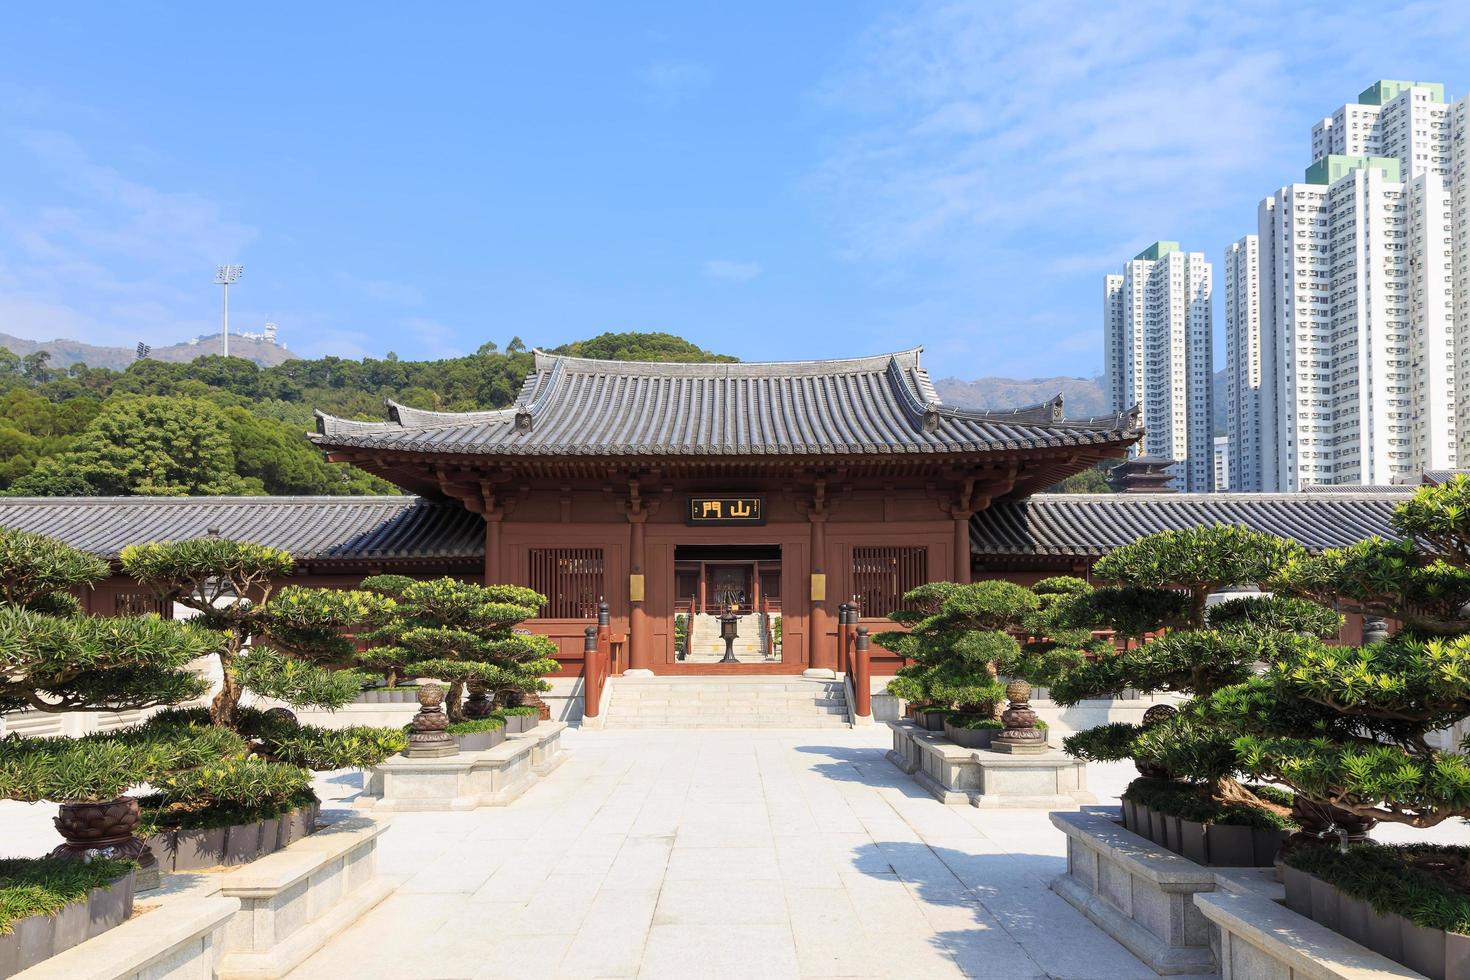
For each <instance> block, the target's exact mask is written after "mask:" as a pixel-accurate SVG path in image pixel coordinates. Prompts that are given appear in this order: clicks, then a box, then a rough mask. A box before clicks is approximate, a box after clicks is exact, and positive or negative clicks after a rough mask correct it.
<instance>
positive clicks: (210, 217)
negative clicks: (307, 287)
mask: <svg viewBox="0 0 1470 980" xmlns="http://www.w3.org/2000/svg"><path fill="white" fill-rule="evenodd" d="M0 152H5V153H7V154H10V155H12V156H18V157H19V158H20V159H22V160H23V161H24V162H25V164H26V165H28V166H30V167H33V168H36V169H38V170H44V171H45V172H46V173H47V176H48V193H50V194H53V195H55V196H56V197H59V198H61V199H63V200H65V202H66V204H65V205H64V206H63V205H58V204H55V203H52V202H51V201H47V200H33V199H30V198H27V199H17V198H9V199H5V198H3V197H0V201H3V203H0V268H3V269H4V273H3V277H0V286H3V289H4V292H5V298H4V302H3V304H0V330H6V331H8V332H11V333H15V334H18V335H22V336H26V337H29V338H33V339H38V340H49V339H52V338H54V337H68V338H71V339H76V340H83V341H88V342H92V343H101V344H119V343H120V344H123V345H125V346H131V344H132V343H133V342H134V340H137V339H146V340H147V341H148V342H150V343H154V344H163V343H171V342H174V341H177V340H182V339H186V338H189V337H192V336H195V335H197V334H198V333H201V332H204V331H207V330H211V329H217V328H216V326H215V325H214V322H213V319H212V316H213V308H212V304H211V303H210V300H209V299H206V297H211V295H212V294H211V293H210V291H209V287H208V285H207V284H208V281H209V273H210V271H211V270H212V268H213V266H214V264H215V263H217V262H218V261H220V260H222V259H233V258H238V257H239V256H240V254H241V252H242V251H243V250H244V249H245V248H246V246H247V245H248V244H249V243H250V242H251V241H252V240H253V239H254V238H255V237H256V234H257V232H256V229H255V228H253V227H251V226H249V225H247V224H244V223H241V222H237V221H233V220H230V219H229V218H227V217H226V216H225V213H224V210H223V208H222V207H221V206H220V205H219V204H217V203H216V202H215V201H213V200H212V199H211V198H209V197H207V196H206V195H203V194H201V193H198V192H195V191H187V190H185V191H176V190H164V189H160V188H157V187H153V186H150V185H149V184H146V183H144V182H142V181H139V180H137V179H134V178H132V177H129V176H127V175H125V174H123V173H122V172H121V171H119V170H116V169H114V168H112V167H109V166H106V165H103V164H101V163H98V162H97V161H95V160H94V159H93V158H92V156H91V155H90V154H89V153H88V152H87V151H86V149H85V148H84V147H83V146H82V145H81V144H80V143H78V142H77V141H76V140H75V139H74V138H72V137H71V136H70V135H68V134H66V133H62V132H57V131H55V130H44V129H23V130H16V131H10V132H7V133H3V134H0ZM4 193H5V192H4V189H3V188H0V195H3V194H4ZM32 197H34V195H32ZM201 301H202V302H201Z"/></svg>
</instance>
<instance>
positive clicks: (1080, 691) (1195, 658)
mask: <svg viewBox="0 0 1470 980" xmlns="http://www.w3.org/2000/svg"><path fill="white" fill-rule="evenodd" d="M1304 556H1305V552H1304V550H1303V549H1302V548H1301V547H1300V546H1299V545H1297V544H1296V543H1294V542H1291V541H1288V540H1285V539H1282V538H1279V537H1276V536H1274V535H1270V534H1265V533H1262V532H1257V531H1251V530H1248V529H1245V528H1241V527H1233V526H1214V527H1198V528H1192V529H1188V530H1182V531H1165V532H1161V533H1158V534H1153V535H1149V536H1148V537H1145V538H1141V539H1140V540H1138V541H1136V542H1134V543H1132V544H1130V545H1126V546H1124V547H1122V548H1118V549H1117V550H1115V551H1113V552H1111V553H1110V554H1108V555H1107V556H1105V557H1104V558H1102V559H1100V560H1099V561H1098V562H1097V564H1096V565H1095V566H1094V567H1093V574H1094V575H1095V576H1096V577H1097V578H1099V579H1101V580H1103V581H1105V582H1110V583H1115V584H1113V585H1110V586H1108V587H1105V588H1099V589H1095V590H1093V591H1091V592H1083V591H1078V592H1076V593H1074V595H1073V597H1072V598H1071V599H1069V600H1067V601H1066V604H1067V606H1069V607H1070V608H1066V609H1065V610H1064V611H1062V612H1058V615H1059V616H1063V617H1064V618H1066V620H1067V621H1068V622H1070V623H1071V624H1072V625H1073V626H1077V627H1082V626H1090V627H1092V628H1094V629H1112V630H1114V631H1116V634H1117V636H1118V638H1119V639H1120V640H1122V641H1123V642H1124V644H1125V649H1122V650H1118V651H1116V652H1103V653H1099V652H1098V651H1096V650H1092V651H1088V654H1089V655H1084V656H1080V657H1075V658H1074V659H1073V662H1072V664H1071V666H1070V667H1067V668H1066V669H1063V670H1061V671H1060V672H1059V674H1058V676H1056V677H1055V679H1054V680H1053V681H1052V684H1051V695H1052V699H1053V700H1055V701H1056V702H1057V703H1058V704H1062V705H1074V704H1076V703H1077V702H1079V701H1082V700H1084V699H1088V698H1099V697H1119V696H1121V695H1122V694H1123V692H1124V691H1125V690H1130V689H1131V690H1136V691H1139V692H1142V693H1144V694H1158V693H1172V694H1179V695H1184V696H1186V697H1187V698H1190V699H1207V698H1209V697H1210V696H1211V695H1212V694H1213V693H1214V692H1216V691H1218V690H1220V689H1221V688H1225V687H1229V686H1231V685H1236V684H1240V683H1243V682H1245V681H1246V680H1247V679H1248V678H1250V677H1251V675H1252V673H1253V668H1254V665H1255V664H1256V662H1257V661H1260V660H1262V659H1266V658H1268V657H1270V656H1271V655H1272V653H1273V652H1274V651H1275V650H1277V649H1278V648H1280V647H1283V646H1291V645H1295V644H1296V643H1298V642H1300V638H1301V636H1303V635H1305V636H1317V635H1322V634H1324V633H1325V634H1330V633H1333V632H1335V631H1336V629H1337V627H1338V624H1339V622H1340V619H1339V617H1338V616H1337V615H1336V614H1335V613H1333V612H1332V611H1331V610H1328V609H1324V608H1322V607H1320V606H1317V605H1315V604H1312V603H1308V602H1302V601H1299V600H1283V599H1277V598H1274V597H1258V598H1243V599H1237V600H1233V601H1231V602H1227V603H1222V604H1220V605H1219V606H1217V607H1215V608H1214V609H1213V610H1211V609H1208V608H1207V602H1206V600H1207V597H1208V596H1209V595H1210V594H1211V593H1212V592H1217V591H1220V590H1223V589H1226V588H1229V587H1235V586H1240V587H1248V586H1261V585H1264V584H1266V583H1267V582H1269V581H1270V580H1271V579H1272V578H1273V577H1275V576H1276V575H1277V574H1278V573H1279V572H1281V571H1282V570H1283V569H1284V568H1286V567H1287V566H1288V564H1289V563H1290V562H1291V561H1293V560H1296V559H1300V558H1303V557H1304ZM1063 746H1064V748H1065V749H1066V751H1067V752H1069V753H1070V754H1072V755H1074V756H1077V757H1079V758H1083V759H1088V760H1119V759H1133V760H1134V761H1136V762H1137V763H1139V767H1140V769H1141V770H1142V771H1144V772H1145V773H1146V774H1148V775H1153V776H1174V777H1183V778H1187V779H1191V780H1196V781H1199V782H1200V783H1201V784H1202V789H1203V790H1204V791H1205V792H1206V793H1207V794H1208V796H1209V797H1210V798H1211V799H1212V800H1213V801H1214V802H1216V803H1220V804H1227V805H1228V804H1233V803H1245V804H1249V805H1254V806H1264V805H1266V804H1265V803H1264V802H1263V801H1262V800H1261V799H1260V798H1259V797H1257V796H1256V794H1254V793H1252V792H1251V791H1250V790H1248V789H1247V788H1245V787H1244V786H1242V785H1241V784H1240V783H1239V782H1238V781H1237V780H1236V779H1235V776H1236V775H1238V773H1239V766H1238V762H1237V759H1236V757H1235V753H1234V750H1233V749H1232V747H1231V744H1230V740H1229V738H1228V737H1226V736H1225V735H1224V734H1223V733H1221V732H1220V731H1219V730H1218V729H1216V728H1215V727H1213V726H1211V725H1208V724H1204V723H1202V722H1201V720H1200V718H1199V717H1198V713H1197V711H1196V710H1195V702H1194V701H1193V700H1189V701H1186V702H1185V703H1184V704H1183V705H1182V706H1181V710H1180V711H1179V712H1178V713H1177V714H1176V715H1174V716H1173V717H1170V718H1167V719H1166V720H1163V721H1160V722H1157V723H1155V724H1152V725H1150V726H1149V727H1148V728H1147V729H1145V728H1144V727H1143V726H1141V725H1133V724H1128V723H1113V724H1108V725H1103V726H1099V727H1097V728H1093V729H1090V730H1088V731H1084V732H1078V733H1076V734H1074V735H1071V736H1069V737H1068V738H1066V739H1065V740H1064V742H1063Z"/></svg>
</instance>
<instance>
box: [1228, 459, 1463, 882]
mask: <svg viewBox="0 0 1470 980" xmlns="http://www.w3.org/2000/svg"><path fill="white" fill-rule="evenodd" d="M1393 524H1394V527H1395V529H1396V530H1397V531H1398V532H1400V533H1401V534H1402V535H1403V539H1402V540H1400V541H1397V542H1390V541H1385V540H1381V539H1372V540H1368V541H1364V542H1360V543H1358V544H1356V545H1353V546H1352V547H1348V548H1342V549H1335V550H1331V551H1327V552H1324V553H1323V554H1322V555H1320V556H1318V557H1306V556H1298V557H1297V558H1295V559H1294V560H1292V561H1291V562H1289V563H1288V564H1287V565H1286V566H1285V568H1284V569H1282V570H1281V571H1280V573H1279V574H1278V575H1277V576H1276V584H1277V587H1278V588H1279V589H1281V590H1288V591H1292V592H1295V593H1297V594H1299V595H1303V596H1307V597H1310V598H1312V599H1316V600H1318V601H1322V602H1330V601H1337V602H1339V603H1340V604H1341V606H1342V608H1345V609H1347V610H1349V611H1354V612H1361V613H1363V614H1366V615H1370V616H1386V617H1389V618H1391V619H1393V620H1395V621H1397V622H1398V623H1400V624H1402V625H1401V627H1400V628H1399V630H1398V631H1397V632H1396V633H1394V634H1393V636H1392V637H1391V638H1389V639H1387V640H1384V641H1380V642H1372V643H1368V644H1366V645H1363V646H1360V647H1351V646H1328V645H1326V644H1322V643H1300V644H1297V645H1294V646H1288V647H1283V648H1281V649H1279V650H1276V651H1274V653H1275V655H1274V656H1272V657H1270V658H1267V669H1266V671H1265V673H1264V675H1263V676H1260V677H1257V678H1252V679H1250V680H1249V681H1247V682H1245V683H1243V684H1240V685H1237V686H1235V687H1231V688H1227V689H1224V690H1220V691H1217V692H1215V694H1214V696H1213V697H1212V698H1211V701H1210V704H1209V705H1208V719H1209V721H1210V722H1211V723H1213V724H1216V725H1219V726H1221V727H1222V728H1223V729H1225V730H1227V731H1230V732H1233V733H1234V735H1235V738H1234V740H1233V747H1234V749H1235V751H1236V752H1237V754H1238V756H1239V758H1240V765H1241V767H1242V768H1243V769H1244V770H1245V771H1246V772H1248V773H1250V774H1251V775H1253V776H1257V777H1262V778H1266V779H1272V780H1276V781H1279V782H1281V783H1284V784H1286V785H1287V786H1290V787H1291V788H1292V789H1293V790H1295V791H1296V793H1297V794H1298V796H1299V797H1305V798H1306V799H1308V800H1311V801H1312V802H1314V803H1315V804H1317V805H1318V806H1320V807H1323V808H1329V809H1328V812H1329V813H1330V812H1334V811H1333V809H1330V808H1335V811H1336V812H1341V811H1345V812H1346V813H1347V814H1350V815H1352V816H1355V817H1357V818H1359V819H1360V820H1366V821H1374V820H1381V821H1390V822H1394V823H1402V824H1407V825H1409V826H1413V827H1431V826H1434V825H1435V824H1438V823H1441V822H1443V821H1445V820H1447V819H1450V818H1453V817H1460V818H1464V817H1470V759H1467V757H1466V754H1465V746H1463V745H1458V746H1456V745H1452V746H1448V747H1441V746H1439V745H1437V744H1436V743H1435V742H1434V741H1432V740H1431V737H1430V736H1431V733H1433V732H1436V731H1442V730H1446V729H1449V728H1451V727H1452V726H1454V725H1455V724H1456V723H1457V722H1460V721H1462V720H1464V719H1465V718H1466V717H1467V716H1470V616H1467V613H1466V609H1467V603H1470V479H1467V478H1466V477H1464V476H1458V477H1456V478H1454V479H1453V480H1451V481H1449V482H1447V483H1445V484H1443V485H1440V486H1431V487H1424V488H1422V489H1420V490H1419V491H1418V492H1417V493H1416V494H1415V495H1414V497H1413V498H1412V499H1411V500H1409V501H1407V502H1405V503H1403V504H1401V505H1399V507H1398V510H1397V512H1396V513H1395V515H1394V518H1393ZM1459 863H1460V872H1459V874H1460V883H1461V887H1465V886H1467V885H1470V862H1466V861H1465V860H1463V858H1462V859H1461V861H1460V862H1459Z"/></svg>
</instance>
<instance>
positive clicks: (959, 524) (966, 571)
mask: <svg viewBox="0 0 1470 980" xmlns="http://www.w3.org/2000/svg"><path fill="white" fill-rule="evenodd" d="M950 514H951V516H953V517H954V580H955V581H956V582H959V583H960V584H961V585H967V584H969V581H970V512H969V511H967V510H952V511H950Z"/></svg>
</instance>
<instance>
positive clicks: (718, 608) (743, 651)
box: [674, 545, 781, 664]
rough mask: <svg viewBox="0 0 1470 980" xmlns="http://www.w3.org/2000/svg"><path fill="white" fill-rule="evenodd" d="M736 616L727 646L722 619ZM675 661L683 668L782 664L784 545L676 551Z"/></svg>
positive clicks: (682, 548) (690, 547) (681, 547)
mask: <svg viewBox="0 0 1470 980" xmlns="http://www.w3.org/2000/svg"><path fill="white" fill-rule="evenodd" d="M731 616H733V617H734V629H735V633H736V635H735V639H734V640H733V642H731V643H730V644H726V643H725V641H724V638H723V636H722V629H723V627H724V621H722V618H723V617H731ZM674 656H675V659H677V660H678V661H679V662H681V663H691V664H695V663H721V662H723V663H729V662H731V660H730V659H729V658H733V662H735V663H751V664H773V663H780V662H781V548H780V546H779V545H679V546H678V547H676V548H675V549H674Z"/></svg>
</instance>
